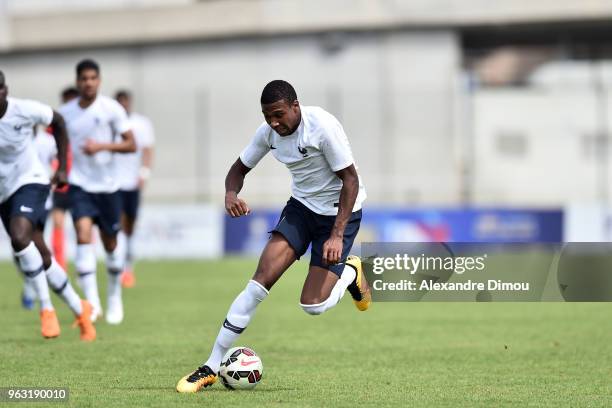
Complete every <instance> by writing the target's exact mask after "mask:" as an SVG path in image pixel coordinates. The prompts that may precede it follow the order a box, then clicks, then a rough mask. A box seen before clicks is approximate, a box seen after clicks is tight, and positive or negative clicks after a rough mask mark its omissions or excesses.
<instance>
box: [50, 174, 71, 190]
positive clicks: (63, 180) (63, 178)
mask: <svg viewBox="0 0 612 408" xmlns="http://www.w3.org/2000/svg"><path fill="white" fill-rule="evenodd" d="M51 183H52V184H53V185H54V186H55V187H56V188H57V189H61V188H64V187H66V186H67V185H68V174H67V173H66V170H58V171H56V172H55V174H54V175H53V179H52V180H51Z"/></svg>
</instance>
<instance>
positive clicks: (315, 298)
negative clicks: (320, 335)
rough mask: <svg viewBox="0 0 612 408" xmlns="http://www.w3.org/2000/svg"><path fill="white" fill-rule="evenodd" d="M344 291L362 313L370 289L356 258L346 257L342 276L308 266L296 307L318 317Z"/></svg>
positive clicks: (337, 300)
mask: <svg viewBox="0 0 612 408" xmlns="http://www.w3.org/2000/svg"><path fill="white" fill-rule="evenodd" d="M346 290H348V291H349V292H350V293H351V296H352V297H353V301H354V302H355V305H356V306H357V309H359V310H361V311H364V310H367V309H368V307H369V305H370V300H371V296H370V287H369V286H368V282H367V281H366V279H365V276H364V274H363V270H362V268H361V261H360V259H359V258H358V257H356V256H349V257H348V258H347V260H346V266H345V267H344V270H343V271H342V275H341V276H340V277H338V275H336V274H335V273H333V272H331V271H329V270H327V269H325V268H322V267H320V266H313V265H311V266H310V268H309V270H308V276H306V281H305V282H304V286H303V287H302V296H301V297H300V306H302V309H304V311H305V312H306V313H308V314H311V315H318V314H321V313H323V312H325V311H326V310H328V309H330V308H332V307H334V306H335V305H336V304H338V302H340V299H342V297H343V296H344V292H345V291H346Z"/></svg>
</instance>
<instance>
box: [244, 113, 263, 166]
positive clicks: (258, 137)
mask: <svg viewBox="0 0 612 408" xmlns="http://www.w3.org/2000/svg"><path fill="white" fill-rule="evenodd" d="M267 127H268V125H267V124H265V123H264V124H262V125H261V126H260V127H259V128H258V129H257V131H256V132H255V135H254V136H253V138H252V139H251V143H249V144H248V146H247V147H245V148H244V150H243V151H242V153H240V161H241V162H242V163H243V164H244V165H245V166H247V167H248V168H251V169H252V168H254V167H255V166H257V163H259V161H260V160H261V159H262V158H263V157H264V156H265V155H266V154H267V153H268V152H269V151H270V145H269V144H268V141H267V140H266V135H267V133H268V131H267V130H268V129H267Z"/></svg>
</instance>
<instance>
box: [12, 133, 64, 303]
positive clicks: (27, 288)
mask: <svg viewBox="0 0 612 408" xmlns="http://www.w3.org/2000/svg"><path fill="white" fill-rule="evenodd" d="M33 135H34V142H33V143H34V150H35V151H36V154H37V156H38V159H39V160H40V162H41V163H42V165H43V168H44V169H45V171H46V172H47V176H48V179H49V180H51V177H52V174H51V173H52V172H51V162H52V161H53V160H54V159H55V158H56V156H57V146H56V144H55V138H54V137H53V135H52V134H51V133H49V132H47V131H46V130H45V129H41V128H40V127H39V126H34V131H33ZM49 208H51V195H49V197H47V201H46V202H45V210H49ZM53 257H54V258H55V260H56V261H57V263H59V265H60V266H61V267H62V269H64V270H65V267H64V266H63V265H62V264H61V262H59V260H58V258H57V256H55V253H53ZM15 264H16V265H17V269H18V272H19V273H21V270H20V269H19V261H18V260H17V258H15ZM35 301H36V290H35V288H34V286H33V285H32V282H30V281H28V280H25V281H24V282H23V291H22V292H21V305H22V306H23V308H24V309H27V310H31V309H33V308H34V303H35Z"/></svg>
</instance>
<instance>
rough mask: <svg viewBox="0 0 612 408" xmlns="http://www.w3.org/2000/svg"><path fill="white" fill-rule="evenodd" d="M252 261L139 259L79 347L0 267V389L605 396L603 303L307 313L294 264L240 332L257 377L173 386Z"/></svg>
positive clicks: (261, 400)
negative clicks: (248, 387) (227, 385)
mask: <svg viewBox="0 0 612 408" xmlns="http://www.w3.org/2000/svg"><path fill="white" fill-rule="evenodd" d="M254 266H255V261H254V260H241V259H227V260H221V261H211V262H155V263H153V262H151V263H148V262H147V263H144V262H143V263H140V264H139V265H138V273H137V276H138V284H137V286H136V288H134V289H130V290H127V291H126V292H125V305H126V319H125V321H124V323H123V324H122V325H121V326H119V327H110V326H108V325H107V324H105V323H103V322H102V323H99V324H98V334H99V338H98V340H97V341H96V342H95V343H93V344H83V343H81V342H80V341H79V340H78V332H77V330H76V329H71V328H70V323H71V321H72V317H71V315H70V312H69V311H68V309H67V308H66V307H65V306H64V305H63V304H61V302H60V300H59V299H57V298H54V300H55V305H56V308H57V310H58V313H59V315H60V321H61V323H62V330H63V331H62V335H61V336H60V337H59V338H58V339H55V340H46V341H45V340H43V339H42V338H41V337H40V335H39V333H38V318H37V314H36V313H35V312H28V311H24V310H22V309H21V308H20V305H19V302H18V295H19V290H20V282H19V280H18V279H17V274H16V273H15V272H13V271H12V269H13V267H12V265H10V264H8V263H7V264H0V268H1V270H2V271H3V273H2V274H0V373H1V374H0V387H8V386H21V387H24V386H32V387H33V386H40V387H68V388H69V389H70V401H69V403H68V404H59V403H56V404H40V403H38V404H31V405H32V406H35V407H43V406H55V407H57V406H74V407H120V406H130V407H132V406H134V407H137V406H143V407H145V406H146V407H171V406H180V407H204V406H205V407H211V406H219V407H221V406H223V407H232V408H233V407H242V406H244V407H259V406H274V407H284V406H286V407H295V406H299V407H334V406H344V407H369V406H371V407H384V406H402V407H403V406H426V407H431V406H446V407H460V406H482V407H499V406H517V407H525V406H550V407H558V406H568V407H578V406H610V405H611V404H612V386H611V385H610V379H612V368H611V363H612V329H611V327H612V305H611V304H603V303H601V304H577V303H573V304H570V303H376V304H374V305H373V307H372V308H371V309H370V310H369V311H368V312H365V313H359V312H357V311H356V309H355V308H354V306H353V304H352V302H351V301H350V299H349V298H347V297H345V298H344V299H343V301H342V302H341V304H340V305H339V306H338V307H336V308H334V309H332V310H330V311H329V312H327V313H325V314H324V315H321V316H316V317H314V316H309V315H306V314H305V313H304V312H303V311H302V310H301V309H300V307H299V305H298V301H299V295H300V290H301V285H302V282H303V279H304V277H305V269H306V265H305V264H304V263H300V264H297V265H296V266H295V267H293V268H292V269H291V270H289V271H288V272H287V273H286V274H285V276H284V277H283V278H282V279H281V281H280V282H279V283H278V284H277V286H276V287H275V288H274V289H273V290H272V292H271V295H270V296H269V297H268V299H266V301H265V302H264V303H263V304H262V305H261V306H260V307H259V310H258V312H257V315H256V316H255V318H254V320H253V322H252V324H251V325H250V326H249V328H248V329H247V330H246V331H245V332H244V334H243V335H242V337H241V338H240V340H239V343H240V344H242V345H248V346H251V347H253V348H254V349H255V350H256V351H257V352H258V353H259V355H260V356H261V358H262V360H263V363H264V379H263V380H262V383H261V384H259V385H258V386H257V388H255V389H254V390H253V391H242V392H239V391H227V390H225V389H224V388H223V386H222V385H220V384H215V386H214V387H212V388H209V389H206V390H205V391H204V392H200V393H198V394H196V395H179V394H177V393H176V392H175V391H174V386H175V384H176V382H177V380H178V379H179V378H180V377H182V376H183V375H184V374H186V373H187V372H189V371H190V370H192V369H194V368H195V367H196V366H197V365H198V364H199V363H200V362H202V361H203V360H204V359H205V358H206V357H207V355H208V352H209V350H210V346H211V343H212V341H213V340H214V338H215V336H216V334H217V331H218V329H219V325H220V323H221V322H222V321H223V319H224V316H225V312H226V310H227V307H228V306H229V304H230V303H231V301H232V300H233V298H234V297H235V295H236V294H238V293H239V292H240V291H241V290H242V288H243V287H244V285H245V283H246V281H247V279H248V278H249V277H250V275H251V273H252V271H253V268H254ZM99 275H101V276H100V282H101V285H100V287H101V288H103V287H105V277H104V276H103V275H104V274H102V273H99ZM0 405H5V406H8V405H9V404H3V403H0ZM26 405H27V404H18V406H20V407H22V406H26ZM10 406H13V405H10ZM15 406H17V405H15Z"/></svg>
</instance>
